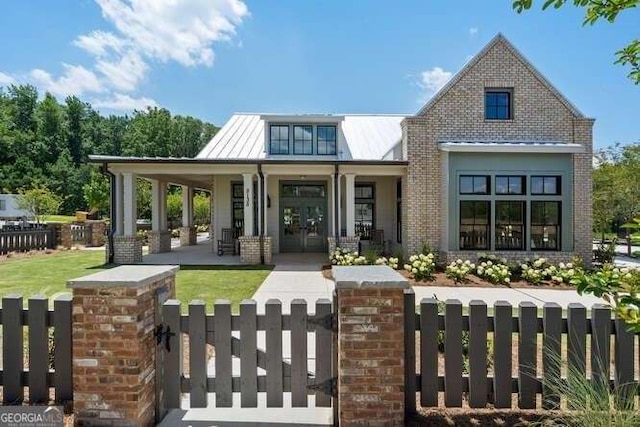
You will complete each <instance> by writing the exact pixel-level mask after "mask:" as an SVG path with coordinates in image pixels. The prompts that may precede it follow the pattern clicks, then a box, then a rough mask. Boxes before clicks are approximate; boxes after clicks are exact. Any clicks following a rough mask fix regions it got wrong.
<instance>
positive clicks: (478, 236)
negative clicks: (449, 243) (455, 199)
mask: <svg viewBox="0 0 640 427" xmlns="http://www.w3.org/2000/svg"><path fill="white" fill-rule="evenodd" d="M489 203H490V202H488V201H461V202H460V249H489V211H490V209H491V208H490V205H489Z"/></svg>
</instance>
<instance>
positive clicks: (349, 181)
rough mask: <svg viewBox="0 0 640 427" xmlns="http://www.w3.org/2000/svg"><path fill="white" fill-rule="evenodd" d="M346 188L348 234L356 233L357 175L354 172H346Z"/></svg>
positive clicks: (349, 235)
mask: <svg viewBox="0 0 640 427" xmlns="http://www.w3.org/2000/svg"><path fill="white" fill-rule="evenodd" d="M345 178H346V189H345V195H344V197H345V205H346V221H347V224H346V226H347V236H348V237H351V236H355V235H356V200H355V194H356V190H355V183H356V175H355V174H353V173H347V174H345Z"/></svg>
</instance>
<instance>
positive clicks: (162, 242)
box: [147, 231, 171, 254]
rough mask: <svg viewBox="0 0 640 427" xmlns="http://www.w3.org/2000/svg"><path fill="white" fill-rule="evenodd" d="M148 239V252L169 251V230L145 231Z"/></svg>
mask: <svg viewBox="0 0 640 427" xmlns="http://www.w3.org/2000/svg"><path fill="white" fill-rule="evenodd" d="M147 238H148V239H149V253H150V254H158V253H162V252H170V251H171V232H170V231H149V232H148V233H147Z"/></svg>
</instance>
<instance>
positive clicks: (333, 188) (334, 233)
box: [327, 174, 336, 237]
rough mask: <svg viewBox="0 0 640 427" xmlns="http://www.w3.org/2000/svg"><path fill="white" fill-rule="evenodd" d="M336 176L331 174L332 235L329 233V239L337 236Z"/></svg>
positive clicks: (330, 210) (329, 193) (330, 209)
mask: <svg viewBox="0 0 640 427" xmlns="http://www.w3.org/2000/svg"><path fill="white" fill-rule="evenodd" d="M335 183H336V176H335V174H331V191H327V194H328V195H330V196H329V212H331V218H332V219H333V221H331V233H329V237H335V235H336V195H335V191H336V186H335Z"/></svg>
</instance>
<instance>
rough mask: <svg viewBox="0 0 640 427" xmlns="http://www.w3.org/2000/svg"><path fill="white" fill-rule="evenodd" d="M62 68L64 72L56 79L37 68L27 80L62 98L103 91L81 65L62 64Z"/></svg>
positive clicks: (93, 75) (90, 73)
mask: <svg viewBox="0 0 640 427" xmlns="http://www.w3.org/2000/svg"><path fill="white" fill-rule="evenodd" d="M62 66H63V67H64V71H63V72H62V75H60V77H58V78H55V77H53V76H52V75H51V74H50V73H48V72H46V71H44V70H41V69H39V68H36V69H34V70H32V71H31V72H30V73H29V75H28V78H29V80H31V81H32V82H33V83H35V84H36V86H38V87H39V88H40V89H42V90H44V91H47V92H51V93H52V94H54V95H56V96H62V97H64V96H68V95H78V96H79V95H82V94H83V93H86V92H93V93H95V92H102V91H103V90H104V87H103V85H102V83H101V82H100V80H99V79H98V77H97V76H96V75H95V74H94V73H93V72H92V71H90V70H87V69H86V68H84V67H83V66H81V65H69V64H64V63H63V64H62Z"/></svg>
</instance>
